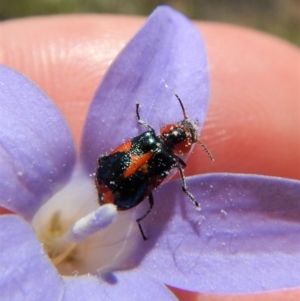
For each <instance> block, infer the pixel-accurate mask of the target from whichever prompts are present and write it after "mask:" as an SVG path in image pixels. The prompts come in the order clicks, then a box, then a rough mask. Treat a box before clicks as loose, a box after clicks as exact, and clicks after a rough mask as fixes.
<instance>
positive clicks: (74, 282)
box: [63, 270, 177, 301]
mask: <svg viewBox="0 0 300 301" xmlns="http://www.w3.org/2000/svg"><path fill="white" fill-rule="evenodd" d="M63 279H64V281H65V295H64V299H63V301H77V300H78V301H81V300H92V301H98V300H99V301H102V300H122V301H127V300H128V301H131V300H140V301H153V300H164V301H175V300H177V299H176V298H175V296H174V295H173V294H172V293H171V292H170V291H169V290H168V289H167V288H166V286H164V285H163V284H162V283H160V282H157V281H156V280H154V279H153V278H152V277H150V276H147V275H145V274H144V273H142V272H140V271H138V270H132V271H126V272H118V273H115V274H114V275H112V276H111V277H110V278H109V279H107V281H103V280H102V279H98V278H96V277H93V276H81V277H77V278H76V277H63Z"/></svg>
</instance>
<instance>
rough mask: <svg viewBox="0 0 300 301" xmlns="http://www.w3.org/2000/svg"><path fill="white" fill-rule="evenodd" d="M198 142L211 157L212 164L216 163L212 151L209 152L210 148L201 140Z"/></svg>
mask: <svg viewBox="0 0 300 301" xmlns="http://www.w3.org/2000/svg"><path fill="white" fill-rule="evenodd" d="M198 142H199V144H200V145H201V146H202V148H203V149H204V150H205V152H206V153H207V155H208V156H209V158H210V160H211V161H212V162H214V161H215V159H214V157H213V155H212V153H211V152H210V150H209V149H208V148H207V147H206V146H205V145H204V144H203V143H202V142H201V141H200V140H198Z"/></svg>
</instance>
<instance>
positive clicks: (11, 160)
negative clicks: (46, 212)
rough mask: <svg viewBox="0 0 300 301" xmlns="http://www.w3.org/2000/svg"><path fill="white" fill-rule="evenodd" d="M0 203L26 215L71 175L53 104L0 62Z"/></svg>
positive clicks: (67, 136)
mask: <svg viewBox="0 0 300 301" xmlns="http://www.w3.org/2000/svg"><path fill="white" fill-rule="evenodd" d="M0 86H1V89H0V165H1V169H0V179H1V180H0V206H3V207H5V208H6V209H9V210H11V211H13V212H16V213H18V214H20V215H22V216H24V217H25V218H27V219H29V218H31V217H32V216H33V214H34V213H35V212H36V210H37V209H38V208H39V207H40V206H41V204H42V203H43V202H44V201H45V200H46V198H48V197H50V196H51V195H52V194H53V193H54V192H55V191H56V190H57V189H58V186H61V185H62V184H63V183H64V182H65V181H66V180H67V179H68V178H69V176H70V174H71V172H72V169H73V166H74V162H75V148H74V144H73V138H72V136H71V133H70V130H69V128H68V126H67V124H66V122H65V121H64V119H63V118H62V116H61V114H60V113H59V111H58V109H57V108H56V107H55V105H54V104H53V103H52V102H51V101H50V100H49V99H48V97H47V96H46V95H45V94H44V93H43V92H42V91H41V90H40V89H39V88H38V87H36V86H35V85H34V84H33V83H32V82H30V81H29V80H28V79H26V78H25V77H24V76H22V75H21V74H19V73H17V72H15V71H13V70H11V69H9V68H7V67H4V66H0Z"/></svg>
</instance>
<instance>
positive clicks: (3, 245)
mask: <svg viewBox="0 0 300 301" xmlns="http://www.w3.org/2000/svg"><path fill="white" fill-rule="evenodd" d="M0 229H1V231H0V254H1V256H0V292H1V293H0V294H1V301H19V300H23V301H32V300H43V301H58V300H61V297H62V295H63V285H62V281H61V278H60V277H59V276H58V274H57V272H56V270H55V269H54V267H53V266H52V264H51V263H50V261H49V260H48V257H47V255H45V253H44V250H43V248H42V246H41V245H40V244H39V242H38V241H37V238H36V236H35V234H34V232H33V230H32V229H31V228H30V227H29V225H28V224H27V223H26V222H25V221H24V220H22V219H21V218H20V217H18V216H16V215H2V216H1V217H0Z"/></svg>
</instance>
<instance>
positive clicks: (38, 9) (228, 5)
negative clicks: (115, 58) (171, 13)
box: [0, 0, 300, 45]
mask: <svg viewBox="0 0 300 301" xmlns="http://www.w3.org/2000/svg"><path fill="white" fill-rule="evenodd" d="M159 4H168V5H170V6H172V7H174V8H176V9H177V10H179V11H181V12H182V13H184V14H185V15H187V16H188V17H189V18H191V19H197V20H205V21H217V22H227V23H233V24H238V25H243V26H247V27H252V28H256V29H258V30H262V31H266V32H269V33H271V34H274V35H277V36H279V37H281V38H283V39H286V40H288V41H290V42H292V43H294V44H297V45H300V0H166V1H158V0H123V1H122V0H0V20H7V19H12V18H20V17H26V16H36V15H49V14H66V13H67V14H70V13H114V14H131V15H149V14H150V12H151V11H152V10H153V9H154V8H155V7H156V6H157V5H159Z"/></svg>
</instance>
